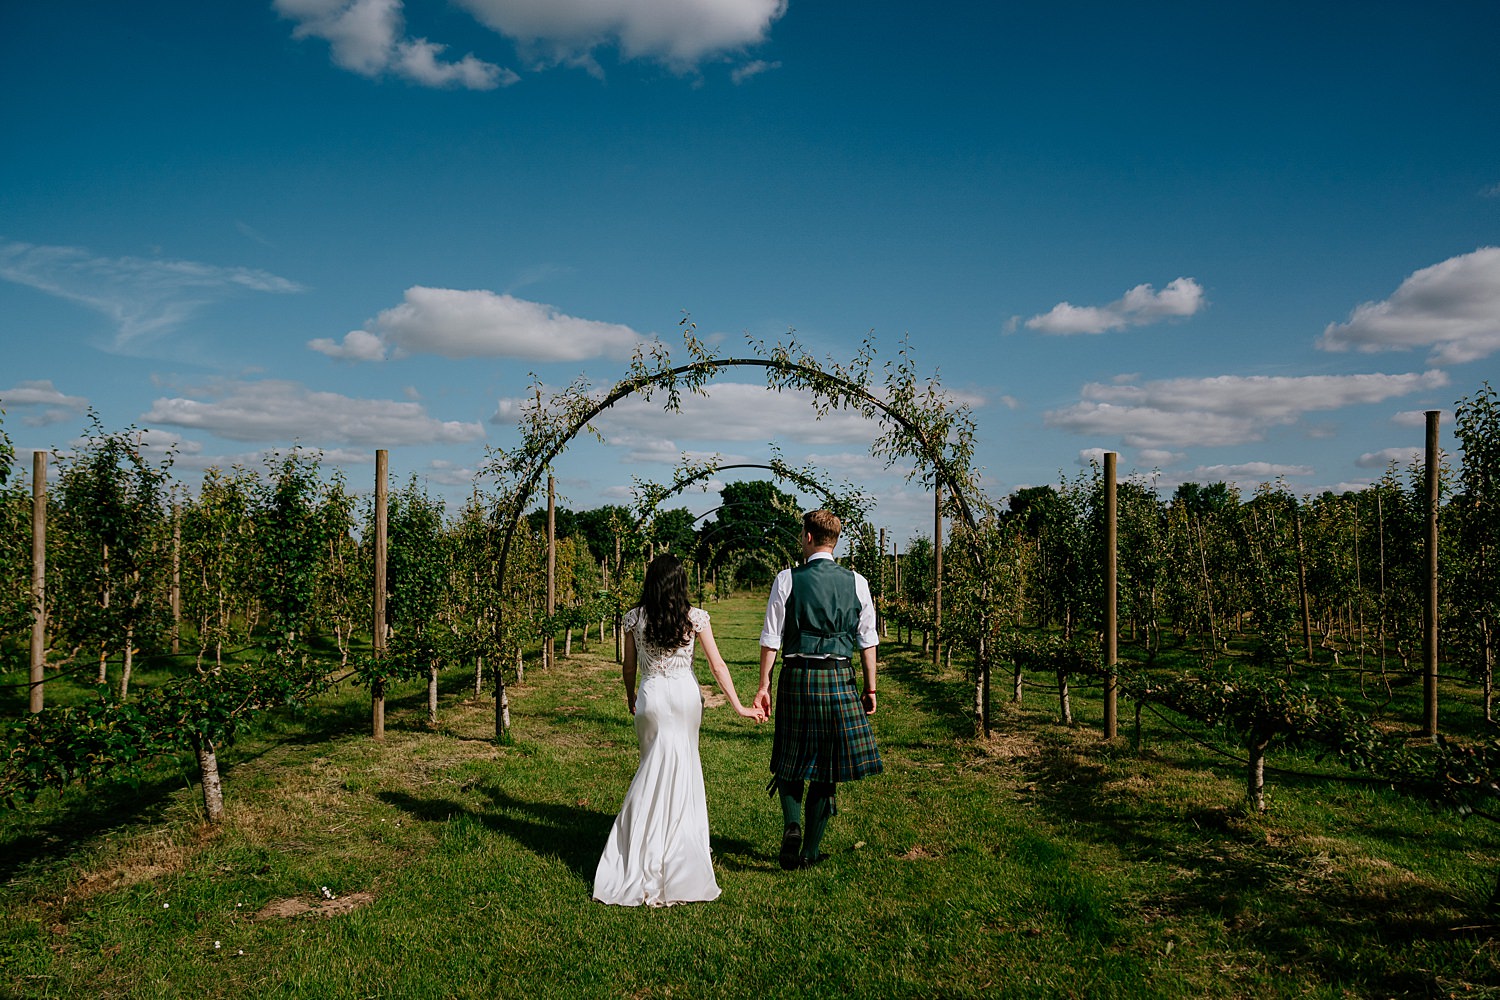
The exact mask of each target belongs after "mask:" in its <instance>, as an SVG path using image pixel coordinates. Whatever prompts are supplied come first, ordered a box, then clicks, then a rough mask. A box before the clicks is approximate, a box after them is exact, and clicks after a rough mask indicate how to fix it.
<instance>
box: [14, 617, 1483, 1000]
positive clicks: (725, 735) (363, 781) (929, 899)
mask: <svg viewBox="0 0 1500 1000" xmlns="http://www.w3.org/2000/svg"><path fill="white" fill-rule="evenodd" d="M763 606H764V605H763V602H762V599H761V598H755V597H746V598H740V599H734V600H728V601H724V602H721V603H718V604H714V605H712V606H711V607H710V611H711V613H712V614H713V616H714V631H715V634H716V636H717V638H718V640H719V645H720V648H721V650H722V651H723V652H724V654H725V656H726V658H727V659H728V660H729V661H730V664H731V667H732V669H733V671H734V675H735V680H736V683H737V685H738V686H739V689H740V692H741V694H742V696H743V697H745V698H747V699H748V697H749V696H750V694H751V693H752V692H753V690H754V688H755V684H756V666H755V663H756V651H757V646H756V638H755V637H756V636H757V635H758V633H759V617H760V613H761V610H762V608H763ZM559 648H561V644H560V643H559ZM882 652H883V659H882V669H883V674H882V679H881V691H880V693H881V701H880V712H879V713H878V714H877V715H876V716H875V720H874V721H875V727H876V734H877V737H878V739H879V741H880V746H881V751H882V754H883V756H884V758H885V764H886V772H885V774H883V775H880V776H878V777H875V778H871V779H868V780H866V781H862V782H856V783H853V784H851V785H847V786H843V787H842V790H841V792H840V795H839V815H838V816H837V817H836V818H835V819H834V820H833V822H832V823H831V824H830V828H829V833H828V836H827V838H826V840H825V842H824V850H826V851H829V852H830V853H831V854H832V855H833V856H832V858H831V859H830V860H829V861H827V862H825V863H824V864H823V865H821V866H819V867H818V868H815V869H813V870H810V871H805V872H790V873H788V872H783V871H781V870H780V868H779V866H778V865H777V861H776V854H777V848H778V846H779V834H780V815H779V811H778V809H777V807H776V804H775V801H774V800H773V799H771V798H770V797H768V795H767V793H766V790H765V785H766V780H767V778H768V776H769V775H768V772H767V762H768V760H769V756H770V741H771V730H770V728H769V727H757V726H755V725H754V724H753V723H750V722H747V721H744V720H741V719H739V718H738V717H736V716H735V715H734V714H733V713H732V712H731V711H730V710H729V709H728V708H727V707H726V706H724V705H722V704H718V703H717V702H718V699H717V697H711V698H710V699H709V707H708V709H707V710H706V712H705V715H704V724H703V732H702V755H703V763H704V772H705V777H706V781H707V791H708V801H709V821H710V825H711V829H712V838H713V849H714V856H715V862H716V865H717V868H718V878H719V883H720V885H721V887H722V888H723V896H722V897H721V898H720V899H718V900H717V901H715V902H712V903H700V904H692V905H687V906H678V907H671V908H666V909H656V910H653V909H630V908H618V907H605V906H602V905H600V904H597V903H594V902H592V900H591V899H590V888H591V883H592V878H593V872H594V866H595V863H596V862H597V860H598V856H599V852H600V850H601V849H602V847H603V844H604V839H605V836H606V834H607V832H608V829H609V825H610V822H611V820H612V819H613V815H614V811H615V809H616V808H617V807H618V806H619V804H620V801H621V800H622V798H623V797H624V793H625V788H626V786H627V785H628V784H629V782H630V778H631V775H632V773H633V771H634V768H635V761H636V747H635V733H634V730H633V729H632V727H631V722H630V716H629V715H628V713H627V711H626V709H625V703H624V698H623V697H622V696H621V691H620V680H619V670H618V667H617V666H616V665H615V663H614V662H613V660H612V653H613V649H612V648H611V647H610V646H605V647H604V648H603V649H601V648H600V647H599V646H598V645H597V644H595V645H594V646H592V647H591V649H590V651H589V652H588V653H584V652H582V651H580V650H579V649H578V646H577V643H576V642H575V647H574V655H573V656H572V658H571V659H567V660H561V661H559V663H558V664H557V665H556V666H555V667H554V668H553V669H551V670H548V671H542V670H539V669H536V668H535V667H534V666H533V667H532V668H531V669H528V671H527V675H526V683H525V684H524V685H520V686H513V687H512V688H511V689H510V693H511V697H512V714H513V723H514V737H515V738H514V741H513V742H512V743H510V744H507V745H497V744H496V743H495V742H494V741H493V739H492V736H493V718H494V715H493V707H492V704H491V702H490V701H489V700H488V698H487V697H486V698H485V699H481V700H479V701H477V702H476V701H474V700H472V697H471V692H469V691H466V688H468V687H469V686H470V685H471V681H470V678H469V676H468V674H467V672H466V671H465V670H462V669H455V670H453V671H452V672H451V673H450V674H448V675H445V677H444V692H443V699H442V705H441V709H440V724H439V726H438V728H437V729H435V730H434V729H430V728H429V727H428V726H427V724H426V708H425V692H424V691H422V690H420V689H418V688H416V687H415V686H414V687H412V688H411V689H409V690H403V691H398V692H396V697H395V698H393V699H392V700H391V701H389V702H388V706H387V736H386V739H385V740H384V741H381V742H376V741H373V740H371V739H370V738H369V737H368V735H367V730H368V725H369V723H368V716H369V706H368V700H367V698H368V693H367V692H365V691H363V690H362V689H358V688H352V687H345V688H344V689H342V690H340V691H338V692H335V693H333V694H331V695H329V696H326V697H325V698H323V699H322V700H320V702H319V703H318V704H317V705H316V706H314V707H313V708H312V709H310V710H309V711H307V712H304V713H303V714H301V715H300V716H278V717H277V718H275V719H274V720H272V721H271V722H270V723H268V724H267V725H266V726H265V727H263V728H262V731H260V732H259V733H257V734H256V735H254V736H252V737H249V738H247V739H245V740H244V741H243V742H242V743H241V744H240V745H238V746H237V747H235V748H234V749H232V750H231V751H229V752H228V753H227V754H226V755H225V756H226V758H227V771H226V775H225V782H226V805H227V817H226V821H225V823H224V824H223V827H222V828H221V829H217V830H213V829H209V828H207V827H206V826H205V825H204V824H203V823H202V821H201V816H202V811H201V806H200V804H199V798H198V790H197V789H196V787H192V786H190V785H189V775H190V771H189V770H188V769H187V767H186V766H185V764H183V765H178V764H167V765H164V766H162V767H161V768H158V769H157V770H156V771H155V772H153V773H152V774H151V775H150V776H148V777H147V778H146V779H143V780H142V781H140V782H139V783H137V784H136V785H134V786H132V787H122V786H110V787H99V788H95V789H90V790H87V791H81V790H77V789H74V790H70V791H69V792H67V793H66V794H63V795H61V796H49V797H47V798H45V799H44V800H43V801H41V802H39V803H37V804H36V805H34V806H28V807H25V808H23V809H20V810H13V811H10V812H7V813H0V876H3V878H0V881H3V888H0V995H5V996H16V997H83V996H87V997H143V998H144V997H237V998H246V997H254V998H259V997H317V998H324V997H328V998H343V997H349V998H361V997H390V998H408V997H411V998H424V997H434V998H436V997H476V998H477V997H486V998H488V997H553V996H555V997H579V996H582V997H592V996H597V997H701V996H712V997H720V996H722V997H756V998H769V997H784V996H809V995H811V996H858V997H1131V998H1134V997H1192V998H1210V997H1247V998H1248V997H1256V998H1260V997H1405V996H1412V997H1447V996H1451V997H1466V998H1468V997H1500V954H1497V944H1496V941H1497V936H1496V935H1497V930H1500V927H1497V926H1496V923H1495V920H1494V918H1492V917H1489V916H1486V915H1485V913H1484V904H1485V901H1486V900H1487V898H1488V896H1489V893H1490V890H1491V889H1492V887H1493V885H1494V882H1495V876H1496V873H1497V872H1500V831H1497V829H1496V828H1495V827H1494V825H1493V824H1489V823H1487V822H1485V821H1483V820H1478V819H1469V820H1463V819H1460V818H1459V817H1457V816H1453V815H1449V814H1444V813H1437V812H1433V811H1431V810H1430V809H1427V808H1426V807H1424V806H1422V805H1420V804H1417V803H1413V802H1410V801H1407V800H1405V799H1402V798H1401V797H1399V796H1397V795H1395V794H1393V793H1392V792H1390V791H1388V790H1386V789H1383V788H1380V787H1376V786H1371V785H1369V784H1364V783H1340V782H1332V781H1328V780H1321V779H1314V778H1311V777H1303V776H1298V775H1276V774H1273V775H1271V776H1270V779H1269V780H1270V787H1269V791H1270V803H1271V804H1270V808H1269V810H1268V811H1267V812H1266V813H1265V814H1261V815H1249V814H1247V813H1246V812H1245V811H1244V809H1243V807H1242V806H1241V804H1240V802H1241V798H1242V796H1243V780H1242V776H1241V774H1240V772H1239V770H1238V769H1237V768H1236V767H1235V766H1234V765H1233V763H1232V762H1228V761H1226V760H1225V759H1224V758H1223V757H1221V756H1219V755H1217V754H1214V753H1213V752H1211V751H1210V750H1208V749H1206V748H1205V747H1204V746H1203V745H1202V744H1200V743H1199V742H1197V741H1195V740H1193V739H1191V738H1189V737H1188V736H1187V735H1185V734H1182V733H1180V732H1178V731H1176V730H1174V729H1172V728H1170V727H1168V726H1166V725H1163V724H1161V723H1157V722H1154V721H1153V720H1152V719H1150V718H1149V717H1148V719H1147V722H1146V728H1147V735H1148V738H1147V740H1146V744H1145V749H1144V750H1143V751H1141V752H1140V753H1137V752H1135V751H1133V750H1132V749H1130V748H1129V746H1128V745H1127V744H1126V742H1125V741H1123V740H1121V741H1116V742H1113V743H1105V742H1103V741H1102V740H1101V739H1100V737H1099V735H1098V732H1097V727H1098V718H1099V714H1100V713H1099V711H1098V705H1097V704H1096V703H1094V702H1093V701H1091V700H1090V699H1091V694H1092V693H1091V692H1087V691H1082V690H1080V691H1077V692H1075V695H1074V711H1075V714H1076V716H1077V718H1078V719H1079V722H1078V723H1077V724H1075V725H1073V726H1064V725H1061V724H1059V723H1058V722H1057V721H1056V712H1055V708H1054V706H1052V705H1050V704H1048V703H1047V702H1046V701H1045V700H1044V699H1042V698H1038V697H1030V696H1028V700H1027V703H1026V705H1025V707H1024V708H1017V707H1015V706H1012V705H1009V704H1007V703H1005V702H1004V700H1003V697H1004V692H1003V690H1002V688H1001V686H1000V685H999V684H998V683H997V688H996V692H995V697H996V705H997V708H996V726H995V735H994V737H993V738H992V739H990V740H988V741H978V740H975V739H974V738H973V737H972V730H971V726H970V723H969V722H968V720H967V718H966V716H965V709H966V707H967V705H968V704H969V702H970V700H971V699H970V693H969V690H968V686H967V684H966V683H965V682H964V680H963V678H962V677H961V676H960V675H959V674H958V673H956V672H955V673H953V674H951V675H950V674H948V673H943V674H939V673H937V672H935V671H934V669H933V668H932V667H931V665H930V664H929V663H927V662H926V661H925V660H924V658H923V657H922V656H921V653H920V651H919V650H917V649H914V648H912V647H907V646H905V645H903V644H901V643H898V642H895V641H894V636H892V641H890V642H888V643H887V645H886V646H884V647H883V651H882ZM698 674H699V677H700V679H703V680H708V679H709V674H708V671H707V668H706V666H704V665H703V664H702V662H701V659H700V661H699V670H698ZM1129 728H1130V727H1129V726H1128V725H1126V724H1125V720H1123V719H1122V730H1128V729H1129ZM1271 763H1272V764H1286V765H1288V767H1292V768H1293V769H1305V770H1309V771H1310V770H1314V769H1316V768H1317V767H1319V765H1316V764H1315V763H1314V762H1311V761H1288V760H1284V759H1283V760H1277V759H1273V760H1272V761H1271ZM1293 765H1295V767H1293ZM1303 765H1305V767H1303ZM1322 769H1323V770H1325V771H1326V770H1329V768H1328V767H1327V766H1326V765H1323V766H1322ZM325 887H326V892H325ZM330 897H332V898H330Z"/></svg>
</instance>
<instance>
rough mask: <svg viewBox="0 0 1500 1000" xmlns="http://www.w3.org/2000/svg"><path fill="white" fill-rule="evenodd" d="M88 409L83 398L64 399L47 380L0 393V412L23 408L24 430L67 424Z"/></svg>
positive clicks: (16, 386)
mask: <svg viewBox="0 0 1500 1000" xmlns="http://www.w3.org/2000/svg"><path fill="white" fill-rule="evenodd" d="M88 405H89V401H88V399H86V398H85V397H83V396H66V395H64V394H63V393H62V392H60V391H58V389H57V387H56V386H54V385H53V384H52V380H51V379H41V380H36V381H25V382H17V383H16V384H15V386H14V387H13V388H10V389H0V408H3V409H7V410H9V409H11V408H13V407H17V406H20V407H25V408H26V409H25V411H24V412H23V413H22V414H21V423H22V424H24V425H25V426H27V427H45V426H47V425H48V424H55V423H58V422H60V421H63V420H67V419H68V418H69V417H75V416H77V415H78V414H80V413H82V412H83V411H84V410H86V409H88ZM33 408H35V409H33Z"/></svg>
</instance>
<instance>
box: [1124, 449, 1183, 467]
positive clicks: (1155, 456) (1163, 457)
mask: <svg viewBox="0 0 1500 1000" xmlns="http://www.w3.org/2000/svg"><path fill="white" fill-rule="evenodd" d="M1186 457H1187V456H1186V455H1184V454H1183V453H1182V452H1180V451H1168V450H1165V449H1162V448H1142V449H1141V450H1140V451H1138V452H1136V453H1135V460H1136V461H1137V462H1139V463H1141V464H1142V465H1147V466H1150V467H1151V468H1161V467H1162V466H1166V465H1175V464H1177V463H1178V462H1180V461H1182V460H1183V459H1184V458H1186Z"/></svg>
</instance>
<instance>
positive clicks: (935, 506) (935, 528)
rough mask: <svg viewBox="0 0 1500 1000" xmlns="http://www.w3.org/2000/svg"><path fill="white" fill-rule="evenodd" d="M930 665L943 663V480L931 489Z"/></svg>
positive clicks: (940, 665) (936, 666)
mask: <svg viewBox="0 0 1500 1000" xmlns="http://www.w3.org/2000/svg"><path fill="white" fill-rule="evenodd" d="M932 665H933V667H935V668H941V667H942V665H943V481H942V480H941V479H939V480H937V484H936V486H934V488H933V491H932Z"/></svg>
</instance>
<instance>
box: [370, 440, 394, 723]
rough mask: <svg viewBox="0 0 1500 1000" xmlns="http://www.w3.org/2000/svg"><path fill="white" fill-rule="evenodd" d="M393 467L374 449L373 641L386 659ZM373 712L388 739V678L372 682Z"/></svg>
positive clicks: (377, 652)
mask: <svg viewBox="0 0 1500 1000" xmlns="http://www.w3.org/2000/svg"><path fill="white" fill-rule="evenodd" d="M389 468H390V452H388V451H386V449H384V448H379V449H377V450H376V452H375V622H374V636H373V641H372V643H371V645H372V647H373V650H374V653H375V659H376V660H377V661H379V660H383V659H385V624H386V623H385V601H386V594H385V584H386V579H385V572H386V555H387V553H386V544H387V522H386V503H387V497H386V475H387V472H388V470H389ZM370 715H371V723H372V726H373V735H374V737H375V738H376V739H377V740H383V739H385V681H384V680H381V679H376V681H375V682H374V683H373V684H371V685H370Z"/></svg>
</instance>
